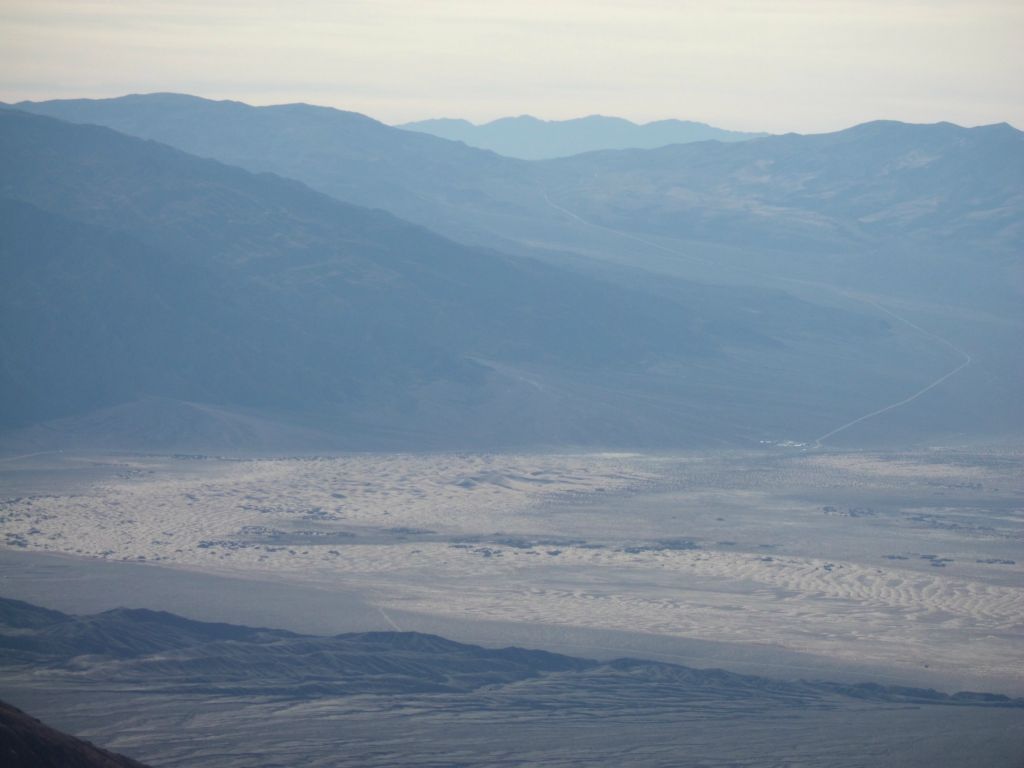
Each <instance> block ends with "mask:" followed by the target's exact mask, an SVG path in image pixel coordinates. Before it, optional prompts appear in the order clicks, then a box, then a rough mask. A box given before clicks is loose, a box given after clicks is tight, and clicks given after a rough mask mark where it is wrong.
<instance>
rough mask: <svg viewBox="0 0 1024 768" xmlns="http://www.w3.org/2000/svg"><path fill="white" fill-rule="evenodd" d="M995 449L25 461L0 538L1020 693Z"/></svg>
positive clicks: (1009, 499)
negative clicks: (932, 674) (924, 673)
mask: <svg viewBox="0 0 1024 768" xmlns="http://www.w3.org/2000/svg"><path fill="white" fill-rule="evenodd" d="M1021 459H1022V454H1021V453H1020V452H1019V451H1018V450H1016V449H1009V448H1005V447H1004V448H1000V449H987V450H982V449H970V450H967V449H962V450H957V449H951V448H945V449H932V450H922V451H919V452H915V453H900V454H891V455H890V454H878V453H834V452H810V451H801V450H799V449H792V448H775V449H772V450H765V451H762V452H757V453H744V454H739V453H729V454H726V453H720V454H713V455H692V456H662V457H654V456H640V455H612V454H581V455H490V456H481V455H462V454H444V455H437V454H434V455H348V456H338V457H323V458H281V459H252V460H229V459H218V458H204V457H141V456H127V457H126V456H121V457H106V458H98V457H77V458H76V457H65V456H57V457H37V458H27V459H24V460H14V461H11V460H8V461H7V462H5V463H4V464H3V465H2V467H0V492H2V493H3V495H4V498H3V500H2V503H0V545H2V546H5V547H8V548H14V549H22V550H36V551H48V552H56V553H64V554H69V555H76V556H80V557H86V558H104V559H107V560H130V561H136V562H141V561H144V562H147V563H156V564H160V565H169V566H173V567H178V568H187V569H193V570H201V571H206V572H218V573H227V574H238V575H246V576H251V577H258V578H260V579H279V580H286V581H290V582H296V583H308V584H315V585H318V586H321V587H323V586H334V587H337V588H339V589H340V588H344V589H346V590H352V591H356V592H358V593H359V594H361V595H363V596H364V597H365V598H366V599H367V600H368V601H370V602H371V603H372V604H374V605H376V606H377V607H378V609H379V610H380V613H381V615H382V616H383V617H384V618H386V619H387V621H388V622H389V623H390V624H391V625H392V626H394V627H395V628H406V627H403V626H402V617H403V616H404V615H408V614H409V612H413V613H417V614H428V615H433V616H441V617H450V618H451V619H453V620H454V619H459V620H477V619H486V620H498V621H504V622H508V621H513V622H525V623H534V624H541V625H560V626H569V627H581V628H593V629H601V630H623V631H629V632H634V633H637V632H639V633H650V634H652V635H660V636H665V637H678V638H688V639H695V640H702V641H727V642H730V643H736V644H741V645H748V646H750V647H751V648H752V649H757V648H762V649H781V650H785V651H798V652H802V653H807V654H815V655H817V656H822V657H827V658H831V659H835V660H836V662H837V663H849V664H855V665H864V666H867V667H872V668H876V669H886V670H892V671H894V672H896V673H898V672H900V671H904V672H907V673H908V674H909V673H912V672H914V671H918V672H919V671H921V670H923V669H925V668H928V669H931V670H933V671H936V672H937V673H940V674H941V676H942V677H943V679H946V680H948V681H950V683H949V684H950V685H951V686H953V687H960V688H974V689H998V690H1002V691H1014V690H1016V691H1024V471H1022V462H1021Z"/></svg>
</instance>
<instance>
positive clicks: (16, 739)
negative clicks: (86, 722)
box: [0, 701, 145, 768]
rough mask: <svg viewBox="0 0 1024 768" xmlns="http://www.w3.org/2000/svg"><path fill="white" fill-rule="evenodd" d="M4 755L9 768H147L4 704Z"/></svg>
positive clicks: (0, 706) (0, 748)
mask: <svg viewBox="0 0 1024 768" xmlns="http://www.w3.org/2000/svg"><path fill="white" fill-rule="evenodd" d="M0 754H2V755H3V756H4V765H5V766H7V768H145V766H144V765H143V764H142V763H139V762H136V761H135V760H132V759H130V758H127V757H125V756H124V755H117V754H114V753H113V752H107V751H106V750H105V749H100V748H99V747H96V746H93V745H92V744H90V743H89V742H87V741H81V740H80V739H76V738H74V737H73V736H69V735H67V734H66V733H61V732H60V731H57V730H55V729H53V728H50V727H49V726H47V725H44V724H43V723H41V722H39V721H38V720H36V719H35V718H34V717H29V716H28V715H26V714H25V713H24V712H22V711H21V710H20V709H17V708H16V707H12V706H11V705H10V704H5V703H4V702H2V701H0Z"/></svg>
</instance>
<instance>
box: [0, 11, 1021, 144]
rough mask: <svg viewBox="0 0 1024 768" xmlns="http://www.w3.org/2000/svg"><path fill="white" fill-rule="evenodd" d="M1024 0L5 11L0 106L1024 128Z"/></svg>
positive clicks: (786, 127) (806, 129) (801, 127)
mask: <svg viewBox="0 0 1024 768" xmlns="http://www.w3.org/2000/svg"><path fill="white" fill-rule="evenodd" d="M1020 72H1024V2H1019V1H1018V0H976V1H974V2H965V1H964V0H888V2H882V0H813V1H812V0H717V1H714V0H635V2H633V3H631V4H629V7H624V6H623V4H621V3H617V2H611V0H586V1H584V0H557V1H556V0H549V2H540V1H539V0H520V2H519V3H517V4H514V5H513V4H508V3H498V2H495V0H476V2H471V1H470V0H432V1H429V2H428V1H427V0H418V1H416V0H337V1H331V0H297V1H296V2H292V3H289V4H288V5H285V4H283V3H278V2H272V1H271V0H249V1H248V2H243V0H207V2H200V0H178V1H177V2H170V1H169V0H135V1H134V2H127V1H126V0H0V101H4V102H8V103H13V102H17V101H22V100H33V101H40V100H46V99H52V98H106V97H113V96H120V95H124V94H127V93H151V92H178V93H189V94H193V95H197V96H202V97H204V98H214V99H232V100H237V101H243V102H246V103H249V104H254V105H267V104H280V103H294V102H306V103H311V104H319V105H323V106H331V107H337V108H339V109H346V110H351V111H355V112H361V113H363V114H367V115H369V116H371V117H373V118H375V119H378V120H381V121H382V122H385V123H389V124H392V125H394V124H400V123H405V122H410V121H414V120H423V119H430V118H439V117H451V118H462V119H467V120H470V121H471V122H473V123H477V124H479V123H484V122H488V121H490V120H493V119H496V118H500V117H507V116H515V115H521V114H530V115H533V116H535V117H538V118H541V119H547V120H563V119H569V118H575V117H583V116H587V115H591V114H603V115H608V116H616V117H624V118H626V119H629V120H632V121H633V122H637V123H646V122H651V121H654V120H660V119H669V118H675V119H680V120H694V121H697V122H704V123H709V124H711V125H715V126H718V127H721V128H728V129H732V130H744V131H766V132H770V133H785V132H790V131H793V132H797V133H819V132H826V131H833V130H840V129H843V128H847V127H850V126H852V125H856V124H859V123H863V122H868V121H871V120H877V119H889V120H900V121H904V122H911V123H934V122H942V121H948V122H953V123H956V124H959V125H965V126H976V125H987V124H991V123H1000V122H1007V123H1010V124H1011V125H1014V126H1022V125H1024V78H1022V77H1021V76H1020V74H1019V73H1020Z"/></svg>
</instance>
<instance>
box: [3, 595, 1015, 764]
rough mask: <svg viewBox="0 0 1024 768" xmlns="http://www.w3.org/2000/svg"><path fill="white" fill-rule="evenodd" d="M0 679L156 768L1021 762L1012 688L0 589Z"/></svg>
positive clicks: (18, 698) (67, 723)
mask: <svg viewBox="0 0 1024 768" xmlns="http://www.w3.org/2000/svg"><path fill="white" fill-rule="evenodd" d="M0 676H2V678H3V680H4V695H5V697H6V698H7V699H8V700H10V701H13V702H14V703H16V704H17V705H18V706H21V707H25V708H26V709H29V710H30V711H33V712H36V713H37V714H39V715H40V716H42V717H44V718H47V719H49V720H51V721H55V722H60V723H61V725H62V726H63V727H66V728H67V729H68V730H69V731H71V732H77V733H82V734H85V733H87V734H88V735H89V737H90V738H93V739H96V740H97V741H101V742H103V743H105V744H109V745H111V746H112V747H114V748H118V749H130V750H131V751H132V753H133V754H135V755H137V756H138V757H139V758H141V759H144V760H146V761H147V762H149V763H151V764H153V765H160V766H162V767H163V768H179V767H180V768H185V766H188V768H203V767H204V766H208V767H209V768H255V766H265V767H266V768H270V767H271V766H282V765H302V766H311V768H367V766H378V767H380V768H383V767H384V766H388V768H393V767H394V766H399V765H400V766H403V767H405V768H409V767H413V766H418V767H420V768H428V767H429V768H437V766H441V765H443V766H466V768H469V766H473V768H479V767H482V766H494V767H495V768H497V767H498V766H502V767H503V768H507V766H512V765H544V766H555V767H558V766H563V767H564V768H581V767H582V766H587V767H588V768H590V767H591V766H609V767H610V766H616V768H618V766H622V765H629V766H644V767H646V768H669V767H670V766H671V768H678V766H680V765H690V766H698V765H699V766H702V768H726V766H729V767H730V768H735V766H741V765H742V766H755V765H756V766H761V765H786V766H790V767H791V768H796V767H797V766H800V767H801V768H818V767H819V766H823V765H827V766H830V768H863V766H865V765H872V766H893V767H895V766H900V768H932V766H935V765H943V766H963V767H964V768H968V766H970V767H971V768H973V766H976V765H980V764H982V763H984V764H985V765H991V766H1005V767H1006V768H1016V766H1018V765H1019V760H1018V757H1019V755H1020V754H1021V750H1022V746H1024V724H1022V718H1021V714H1022V710H1024V699H1011V698H1008V697H1006V696H998V695H993V694H984V693H958V694H954V695H949V694H946V693H942V692H939V691H934V690H928V689H920V688H904V687H898V686H885V685H877V684H873V683H865V684H859V685H848V684H840V683H829V682H807V681H787V680H775V679H770V678H766V677H758V676H753V675H740V674H735V673H732V672H727V671H724V670H720V669H693V668H689V667H684V666H680V665H675V664H665V663H658V662H651V661H643V660H637V659H617V660H614V661H595V660H590V659H581V658H574V657H571V656H564V655H559V654H554V653H547V652H544V651H537V650H526V649H522V648H481V647H479V646H474V645H466V644H462V643H456V642H452V641H450V640H446V639H444V638H441V637H437V636H434V635H426V634H420V633H415V632H366V633H354V634H344V635H337V636H335V637H316V636H309V635H299V634H295V633H291V632H284V631H281V630H273V629H255V628H249V627H241V626H232V625H226V624H210V623H205V622H197V621H191V620H188V619H184V618H181V617H179V616H175V615H173V614H169V613H163V612H158V611H149V610H137V609H136V610H128V609H118V610H113V611H106V612H104V613H100V614H96V615H92V616H70V615H66V614H61V613H56V612H54V611H46V610H43V609H40V608H37V607H35V606H32V605H29V604H27V603H20V602H17V601H13V600H3V599H0ZM865 734H871V738H870V740H869V741H868V742H865V738H864V735H865ZM341 745H343V748H340V747H341ZM681 756H682V758H681ZM35 764H39V765H48V763H35ZM59 764H61V765H72V766H74V765H78V764H77V763H72V762H63V763H59ZM96 764H97V765H99V764H100V763H96ZM125 764H126V765H128V764H131V765H134V763H125ZM16 765H18V764H16ZM83 765H93V763H89V764H83ZM113 765H117V764H116V763H115V764H113Z"/></svg>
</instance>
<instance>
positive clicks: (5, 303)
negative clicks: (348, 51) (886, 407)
mask: <svg viewBox="0 0 1024 768" xmlns="http://www.w3.org/2000/svg"><path fill="white" fill-rule="evenodd" d="M0 198H4V201H3V204H2V206H0V213H2V216H3V225H4V231H5V234H6V236H5V238H4V239H3V241H2V243H0V256H2V262H0V263H2V266H3V269H4V281H3V287H2V289H0V290H2V291H3V293H2V296H0V298H2V301H0V311H2V312H3V319H4V322H3V324H2V329H3V330H2V335H0V345H2V346H0V348H2V349H3V350H4V354H3V368H2V369H0V375H2V379H0V381H2V388H3V391H4V393H5V397H4V398H3V408H4V410H3V412H2V416H3V420H4V422H5V423H6V424H7V425H8V426H18V425H28V424H31V423H33V422H38V421H47V420H52V419H60V418H63V417H69V416H75V415H77V414H83V413H87V412H89V411H90V410H92V409H109V408H111V407H113V406H118V405H119V404H121V403H126V402H131V401H136V400H139V399H140V398H141V399H145V398H157V399H158V400H157V402H159V399H160V398H163V399H169V400H172V401H185V402H188V403H192V404H199V405H200V408H199V410H198V412H199V413H201V414H206V415H208V416H210V418H219V416H217V414H218V413H220V412H221V411H224V410H225V409H226V410H227V411H228V412H231V413H236V414H242V413H248V414H250V415H259V416H261V417H263V418H268V419H270V420H272V421H279V422H285V423H293V424H298V425H306V426H315V427H317V429H318V430H319V431H320V432H326V433H330V434H332V435H334V436H335V438H334V439H335V440H336V441H337V442H336V443H335V445H339V446H353V447H365V446H368V445H369V446H372V445H404V446H416V447H420V448H422V447H427V446H430V445H449V446H450V445H461V446H469V445H481V444H485V445H490V446H494V445H512V444H523V443H529V444H538V443H539V444H555V443H560V444H566V443H575V444H581V443H582V444H623V445H642V444H651V445H672V444H699V443H700V442H702V441H705V440H709V439H711V440H721V439H725V440H737V439H739V440H750V439H752V436H753V435H757V434H758V433H763V430H766V429H777V428H778V427H777V426H776V425H779V424H781V423H783V422H784V421H785V420H786V419H787V418H791V421H790V422H789V423H791V424H796V425H801V424H802V425H810V426H806V428H807V429H808V430H812V429H816V428H817V426H814V425H815V424H816V423H822V421H823V416H824V418H827V419H831V416H830V415H829V414H830V412H831V410H832V409H833V408H834V406H835V403H834V401H833V400H831V399H830V398H831V395H829V396H828V397H826V398H824V399H823V398H822V397H821V395H820V394H819V395H812V396H808V393H807V391H806V386H807V385H806V384H803V385H801V384H800V381H801V380H802V379H803V378H804V376H803V374H802V371H803V370H805V369H806V366H807V365H809V364H814V365H816V364H817V363H816V362H815V360H816V357H815V356H816V355H819V354H820V353H821V351H822V350H826V349H832V348H833V347H834V345H835V344H836V343H837V342H838V343H840V344H843V345H847V346H850V350H851V356H850V358H849V359H848V360H847V361H845V362H842V363H841V364H842V365H855V366H858V367H859V368H863V364H862V362H861V357H862V355H864V354H872V353H871V352H870V348H871V347H872V345H881V346H882V347H883V348H889V347H890V346H893V345H895V346H894V347H893V348H894V349H899V348H900V345H901V343H902V342H901V340H900V337H899V335H894V334H893V332H892V328H891V325H890V324H889V323H887V322H884V321H882V320H880V319H879V318H877V317H873V316H870V315H868V314H864V313H859V312H856V311H854V312H851V311H849V310H840V309H837V308H829V307H825V306H816V305H814V304H810V303H807V302H802V301H798V300H795V299H793V298H792V297H789V296H787V295H785V294H783V293H781V292H778V291H764V290H753V289H739V288H713V287H709V286H701V285H695V284H691V283H685V282H682V281H675V282H672V283H671V284H668V283H666V282H665V281H661V282H660V283H659V285H658V290H643V291H641V290H639V289H637V288H631V287H629V286H628V285H612V284H609V283H605V282H602V281H598V280H595V279H592V278H588V277H585V276H583V275H581V274H578V273H572V272H568V271H563V270H559V269H554V268H552V267H549V266H545V265H543V264H540V263H538V262H536V261H533V260H528V259H521V258H514V257H509V256H505V255H502V254H498V253H495V252H491V251H483V250H479V249H473V248H467V247H465V246H460V245H458V244H456V243H453V242H451V241H448V240H445V239H443V238H441V237H438V236H436V235H434V234H432V233H430V232H428V231H426V230H423V229H421V228H419V227H416V226H413V225H410V224H407V223H404V222H402V221H399V220H397V219H395V218H393V217H392V216H390V215H389V214H386V213H384V212H380V211H368V210H365V209H359V208H355V207H353V206H348V205H345V204H342V203H339V202H338V201H336V200H333V199H331V198H328V197H326V196H324V195H321V194H318V193H316V192H313V191H312V190H310V189H308V188H307V187H304V186H302V185H301V184H298V183H296V182H293V181H289V180H285V179H281V178H278V177H275V176H271V175H253V174H250V173H248V172H246V171H243V170H241V169H238V168H233V167H230V166H225V165H222V164H220V163H218V162H214V161H210V160H202V159H199V158H196V157H193V156H189V155H186V154H184V153H182V152H180V151H177V150H174V149H171V148H169V147H166V146H163V145H159V144H156V143H154V142H147V141H141V140H138V139H133V138H129V137H126V136H123V135H121V134H117V133H115V132H113V131H110V130H108V129H104V128H99V127H94V126H81V125H72V124H69V123H64V122H61V121H57V120H52V119H49V118H43V117H39V116H33V115H28V114H25V113H20V112H17V111H12V110H4V111H0ZM865 344H866V345H868V346H867V347H866V348H864V347H863V345H865ZM857 350H859V351H857ZM751 355H753V356H754V358H753V359H760V358H762V357H763V356H765V355H770V356H772V357H774V358H775V363H774V365H777V366H779V367H778V368H777V369H776V370H777V374H776V375H777V378H776V380H774V381H772V378H771V377H772V374H771V373H768V374H767V375H766V381H767V384H766V386H765V388H764V389H763V390H762V391H760V392H751V393H749V394H748V393H744V395H743V396H742V397H740V398H737V397H735V396H734V395H731V394H729V391H728V389H727V388H726V389H723V388H722V387H723V385H726V386H728V384H729V382H730V381H732V382H735V380H736V378H735V377H736V376H737V375H739V376H743V375H745V374H744V373H742V372H739V373H738V372H737V369H739V370H740V371H742V369H743V368H744V367H745V366H746V365H749V364H750V360H751V358H750V356H751ZM922 361H923V362H924V364H926V365H932V364H936V362H938V361H935V360H929V359H927V358H923V359H922ZM830 364H831V363H830ZM940 364H941V363H940ZM882 383H883V382H882V381H877V382H876V383H875V386H878V385H879V384H882ZM794 385H796V386H795V387H794ZM851 386H852V387H855V389H854V391H865V387H864V386H863V383H858V384H853V383H851ZM867 391H870V388H868V390H867ZM841 396H842V397H844V398H845V395H841ZM844 402H845V400H844ZM769 406H770V407H769ZM178 413H182V414H186V416H185V417H184V418H191V417H190V416H187V414H190V413H196V410H195V409H193V410H191V411H190V410H188V409H180V410H179V411H178ZM241 418H242V416H241V415H239V416H231V417H230V419H235V420H236V421H237V419H241ZM230 419H229V421H230ZM105 421H107V420H106V419H105V418H96V419H92V423H103V422H105ZM115 421H116V420H115ZM81 423H82V422H78V424H81ZM85 423H89V421H88V420H87V421H86V422H85ZM77 428H78V427H76V426H74V425H72V427H70V429H72V430H74V429H77ZM169 428H170V429H172V430H173V429H177V427H176V426H175V425H174V424H172V425H171V426H170V427H169ZM210 429H215V426H211V428H210ZM36 434H37V435H38V432H37V433H36ZM66 437H67V434H66V433H64V434H60V433H58V432H57V431H54V435H53V441H54V442H56V443H58V445H56V447H62V446H61V445H59V443H60V441H61V439H63V438H66ZM153 439H154V441H155V443H156V444H167V441H165V440H163V439H162V438H161V436H159V435H154V436H153ZM104 445H108V446H109V442H105V443H104ZM177 447H179V448H182V449H183V448H186V447H187V448H190V449H197V450H201V449H202V448H203V446H201V445H194V444H191V445H190V444H184V445H183V444H181V443H180V442H179V443H177Z"/></svg>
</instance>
